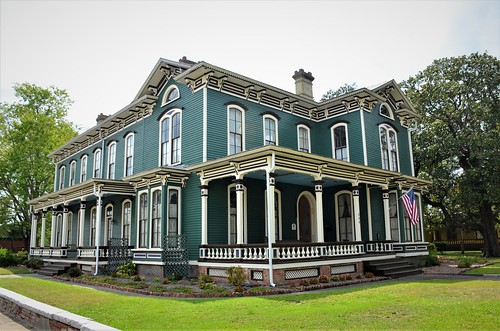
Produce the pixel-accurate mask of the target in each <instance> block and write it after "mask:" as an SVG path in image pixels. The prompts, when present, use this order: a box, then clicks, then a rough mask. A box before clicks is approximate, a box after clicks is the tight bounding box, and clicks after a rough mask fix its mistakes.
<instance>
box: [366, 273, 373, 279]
mask: <svg viewBox="0 0 500 331" xmlns="http://www.w3.org/2000/svg"><path fill="white" fill-rule="evenodd" d="M365 278H373V272H365Z"/></svg>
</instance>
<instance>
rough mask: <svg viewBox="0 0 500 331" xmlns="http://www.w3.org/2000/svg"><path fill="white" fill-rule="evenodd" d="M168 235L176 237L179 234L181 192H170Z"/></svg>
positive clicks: (172, 190) (171, 190) (170, 190)
mask: <svg viewBox="0 0 500 331" xmlns="http://www.w3.org/2000/svg"><path fill="white" fill-rule="evenodd" d="M167 227H168V234H169V235H176V234H178V233H179V191H178V190H176V189H169V190H168V225H167Z"/></svg>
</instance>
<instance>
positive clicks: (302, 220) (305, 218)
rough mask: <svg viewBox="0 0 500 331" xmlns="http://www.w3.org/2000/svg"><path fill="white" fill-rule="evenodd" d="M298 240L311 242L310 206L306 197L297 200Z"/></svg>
mask: <svg viewBox="0 0 500 331" xmlns="http://www.w3.org/2000/svg"><path fill="white" fill-rule="evenodd" d="M299 231H300V232H299V235H300V237H299V240H300V241H305V242H311V204H310V203H309V199H307V197H306V196H304V195H303V196H301V197H300V199H299Z"/></svg>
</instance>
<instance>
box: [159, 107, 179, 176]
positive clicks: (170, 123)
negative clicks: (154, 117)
mask: <svg viewBox="0 0 500 331" xmlns="http://www.w3.org/2000/svg"><path fill="white" fill-rule="evenodd" d="M177 114H178V115H179V138H178V139H179V140H178V142H179V143H178V146H179V151H178V160H177V161H176V162H172V156H173V154H172V150H173V148H172V147H173V144H174V142H173V137H172V134H173V125H174V121H173V120H174V117H175V115H177ZM167 119H168V142H167V145H166V148H167V151H166V154H165V157H166V162H164V158H163V136H162V128H163V122H164V121H165V120H167ZM159 131H160V134H159V138H160V143H159V153H158V164H159V166H160V167H162V166H171V165H177V164H181V163H182V110H181V109H178V108H175V109H172V110H170V111H169V112H168V113H166V114H165V115H163V116H162V117H161V118H160V128H159Z"/></svg>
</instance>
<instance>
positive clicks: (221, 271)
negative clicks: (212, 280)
mask: <svg viewBox="0 0 500 331" xmlns="http://www.w3.org/2000/svg"><path fill="white" fill-rule="evenodd" d="M208 274H209V275H210V276H213V277H224V278H226V277H227V274H226V270H224V269H208Z"/></svg>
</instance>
